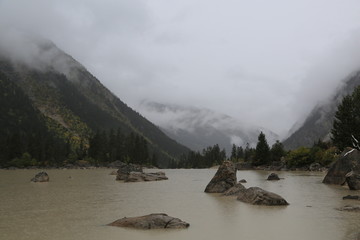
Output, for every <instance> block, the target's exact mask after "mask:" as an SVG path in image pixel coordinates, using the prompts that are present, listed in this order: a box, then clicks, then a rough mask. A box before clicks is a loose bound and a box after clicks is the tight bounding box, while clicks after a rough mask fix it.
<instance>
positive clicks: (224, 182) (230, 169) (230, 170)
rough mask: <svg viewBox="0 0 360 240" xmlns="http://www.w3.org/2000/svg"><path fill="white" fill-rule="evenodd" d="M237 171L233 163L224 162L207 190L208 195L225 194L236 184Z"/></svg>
mask: <svg viewBox="0 0 360 240" xmlns="http://www.w3.org/2000/svg"><path fill="white" fill-rule="evenodd" d="M236 182H237V181H236V169H235V165H234V163H233V162H231V161H224V162H223V164H222V165H221V166H220V167H219V169H218V170H217V172H216V173H215V176H214V177H213V178H212V179H211V181H210V182H209V184H208V185H207V186H206V188H205V192H207V193H224V192H225V191H226V190H228V189H230V188H231V187H233V186H235V184H236Z"/></svg>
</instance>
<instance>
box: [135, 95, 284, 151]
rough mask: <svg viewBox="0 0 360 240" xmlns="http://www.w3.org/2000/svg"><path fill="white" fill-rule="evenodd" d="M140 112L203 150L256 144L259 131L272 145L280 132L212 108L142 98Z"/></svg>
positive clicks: (194, 147)
mask: <svg viewBox="0 0 360 240" xmlns="http://www.w3.org/2000/svg"><path fill="white" fill-rule="evenodd" d="M140 109H141V112H142V113H143V114H144V115H145V116H147V117H148V118H149V119H150V120H151V121H153V122H154V123H156V124H157V125H158V126H159V127H160V128H161V129H162V130H163V131H164V132H166V133H167V134H168V135H169V136H170V137H171V138H173V139H175V140H176V141H178V142H179V143H181V144H183V145H185V146H187V147H189V148H190V149H192V150H202V149H204V148H206V147H208V146H213V145H215V144H219V146H220V147H221V148H225V150H226V152H227V153H228V154H230V153H231V148H232V144H236V145H237V146H245V145H246V144H247V143H249V144H250V146H253V147H254V146H255V145H256V143H257V141H258V139H257V138H258V136H259V134H260V132H261V131H262V132H264V133H265V135H266V138H267V140H268V143H269V144H270V145H271V144H272V143H274V142H275V141H276V140H277V139H278V135H276V134H275V133H273V132H271V131H269V130H266V129H264V128H260V127H254V126H248V125H246V124H244V123H242V122H241V121H239V120H237V119H234V118H232V117H230V116H228V115H225V114H221V113H217V112H214V111H211V110H209V109H200V108H196V107H185V106H179V105H174V104H162V103H156V102H151V101H143V102H142V103H141V105H140Z"/></svg>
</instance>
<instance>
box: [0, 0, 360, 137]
mask: <svg viewBox="0 0 360 240" xmlns="http://www.w3.org/2000/svg"><path fill="white" fill-rule="evenodd" d="M358 9H360V2H359V1H357V0H349V1H338V0H319V1H310V0H296V1H285V0H274V1H266V0H256V1H245V0H240V1H237V0H236V1H235V0H230V1H226V2H220V1H212V0H210V1H209V0H198V1H193V0H182V1H168V0H157V1H151V0H106V1H95V0H87V1H85V0H71V1H70V0H63V1H48V0H35V1H20V0H0V29H1V30H0V32H1V33H3V29H5V28H6V29H17V30H19V31H26V32H30V33H34V34H39V35H41V36H43V37H46V38H49V39H51V40H52V41H54V42H55V43H56V44H57V45H58V46H59V47H60V48H62V49H63V50H65V51H66V52H67V53H69V54H70V55H72V56H73V57H74V58H75V59H77V60H79V61H80V62H81V63H82V64H84V65H85V67H87V68H88V69H89V70H90V71H91V72H92V73H94V75H96V76H97V77H98V78H99V79H100V81H102V82H103V83H104V84H105V85H106V86H107V87H108V88H110V89H111V91H112V92H114V93H116V94H117V95H118V96H119V97H120V98H121V99H122V100H124V101H125V102H127V103H128V104H129V105H130V106H133V107H136V106H138V103H139V102H140V101H141V100H143V99H148V100H153V101H158V102H166V103H169V102H170V103H176V104H185V105H195V106H198V107H202V106H203V107H206V108H209V109H214V110H216V111H220V112H223V113H225V114H228V115H231V116H234V117H237V118H239V119H241V121H244V122H249V123H254V124H255V125H262V126H264V127H266V128H269V129H271V130H273V131H275V132H280V133H284V132H285V131H286V130H288V129H289V128H290V127H291V126H292V124H293V123H294V122H295V121H297V120H298V119H299V118H300V116H302V115H303V114H304V113H306V112H308V111H309V109H311V107H312V106H313V105H314V104H316V102H318V101H320V100H322V99H323V98H325V97H327V96H328V95H329V94H331V92H332V91H333V89H334V88H335V87H336V85H337V84H338V82H340V79H341V78H342V77H345V76H342V75H347V74H348V73H347V72H348V71H350V70H351V69H354V68H357V61H358V60H359V56H360V54H359V53H358V51H356V49H360V48H359V47H358V43H359V41H357V39H358V37H357V35H356V34H355V35H354V32H356V30H357V29H359V28H360V15H359V14H358ZM349 39H350V40H349ZM352 49H353V50H354V51H352ZM328 70H331V71H328ZM317 89H319V90H317Z"/></svg>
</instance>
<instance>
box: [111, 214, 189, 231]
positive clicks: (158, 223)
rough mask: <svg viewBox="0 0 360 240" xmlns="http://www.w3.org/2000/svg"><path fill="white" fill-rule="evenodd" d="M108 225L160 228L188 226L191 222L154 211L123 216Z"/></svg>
mask: <svg viewBox="0 0 360 240" xmlns="http://www.w3.org/2000/svg"><path fill="white" fill-rule="evenodd" d="M108 226H115V227H130V228H137V229H159V228H177V229H179V228H188V227H189V226H190V224H189V223H187V222H184V221H182V220H180V219H179V218H174V217H170V216H168V215H167V214H164V213H154V214H149V215H145V216H141V217H131V218H126V217H125V218H121V219H118V220H116V221H114V222H112V223H110V224H108Z"/></svg>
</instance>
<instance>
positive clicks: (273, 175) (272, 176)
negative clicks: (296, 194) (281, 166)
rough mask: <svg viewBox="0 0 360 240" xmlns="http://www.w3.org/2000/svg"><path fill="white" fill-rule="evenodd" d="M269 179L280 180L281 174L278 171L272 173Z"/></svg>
mask: <svg viewBox="0 0 360 240" xmlns="http://www.w3.org/2000/svg"><path fill="white" fill-rule="evenodd" d="M267 180H269V181H274V180H280V178H279V176H278V175H277V174H276V173H270V175H269V176H268V178H267Z"/></svg>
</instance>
